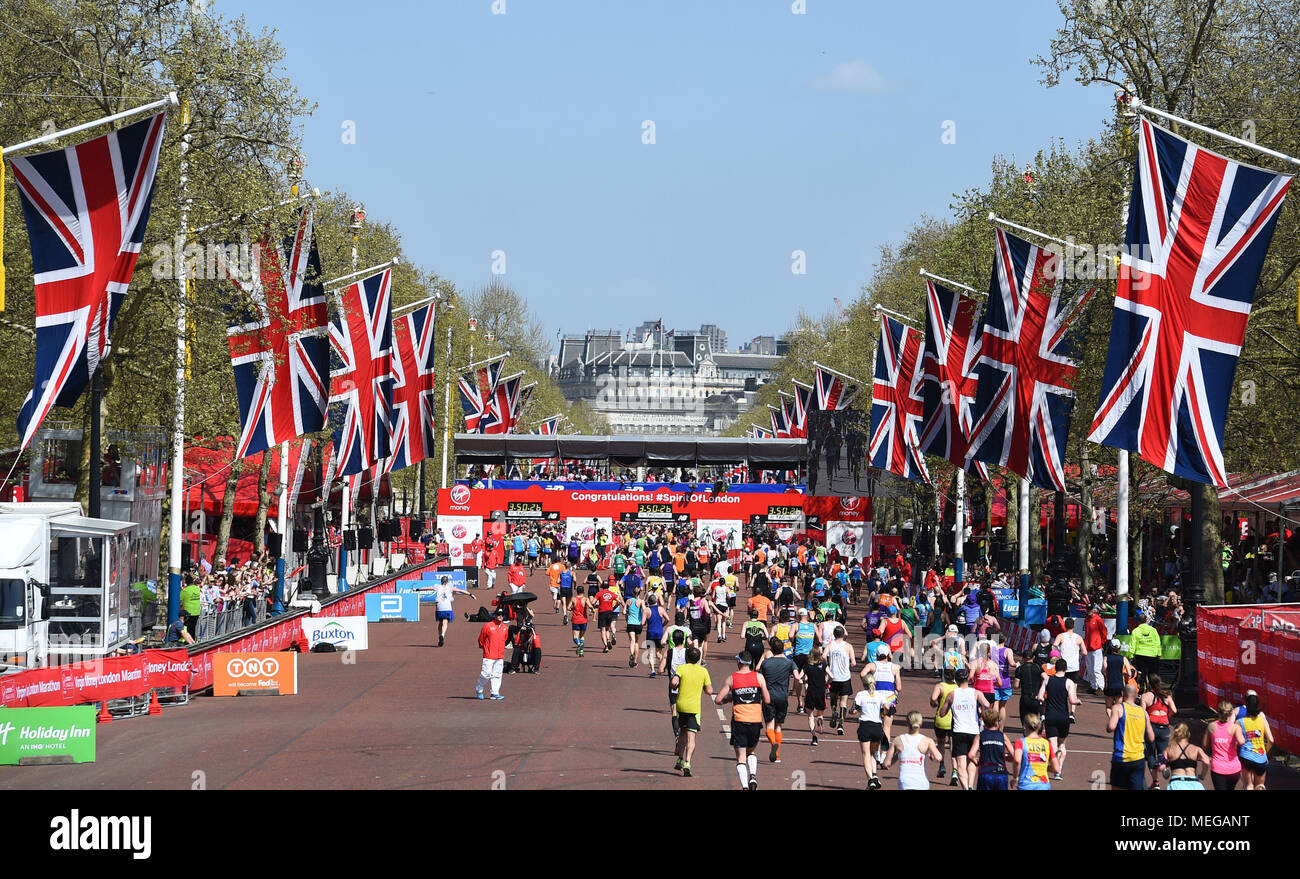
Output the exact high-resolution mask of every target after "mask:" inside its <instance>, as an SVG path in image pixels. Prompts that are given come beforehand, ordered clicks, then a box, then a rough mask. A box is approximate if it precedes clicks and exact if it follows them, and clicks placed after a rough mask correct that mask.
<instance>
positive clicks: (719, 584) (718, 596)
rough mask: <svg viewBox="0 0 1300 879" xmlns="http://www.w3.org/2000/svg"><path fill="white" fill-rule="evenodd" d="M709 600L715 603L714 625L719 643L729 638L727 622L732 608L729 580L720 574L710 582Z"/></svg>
mask: <svg viewBox="0 0 1300 879" xmlns="http://www.w3.org/2000/svg"><path fill="white" fill-rule="evenodd" d="M709 600H710V602H712V604H713V613H712V617H713V625H714V627H715V628H716V629H717V631H718V643H719V644H721V643H722V642H723V641H725V640H727V623H728V622H729V621H730V620H729V617H730V616H731V610H730V609H729V608H728V607H727V581H726V579H725V578H723V577H721V576H718V577H715V578H714V579H713V582H712V583H710V584H709Z"/></svg>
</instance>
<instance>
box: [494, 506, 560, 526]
mask: <svg viewBox="0 0 1300 879" xmlns="http://www.w3.org/2000/svg"><path fill="white" fill-rule="evenodd" d="M492 521H494V522H520V521H523V522H558V521H560V511H559V510H548V509H547V508H546V504H545V503H544V502H543V501H506V508H505V509H504V510H493V511H492Z"/></svg>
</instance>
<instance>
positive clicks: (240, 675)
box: [212, 651, 298, 696]
mask: <svg viewBox="0 0 1300 879" xmlns="http://www.w3.org/2000/svg"><path fill="white" fill-rule="evenodd" d="M212 672H213V680H212V695H214V696H238V695H240V694H241V693H269V694H279V695H281V696H292V695H295V694H296V693H297V692H298V654H297V653H293V652H292V651H289V652H285V653H218V654H217V655H216V656H215V657H214V658H213V661H212Z"/></svg>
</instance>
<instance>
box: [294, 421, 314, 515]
mask: <svg viewBox="0 0 1300 879" xmlns="http://www.w3.org/2000/svg"><path fill="white" fill-rule="evenodd" d="M311 442H312V441H311V440H309V439H301V440H296V441H294V442H292V443H290V444H289V452H290V454H289V460H290V462H291V463H290V472H291V473H293V476H292V477H290V482H289V513H290V517H291V518H292V515H293V510H294V509H295V508H296V507H297V505H298V492H299V491H300V490H301V489H302V477H303V474H304V473H306V472H307V462H308V459H309V458H310V457H311ZM295 452H296V456H295Z"/></svg>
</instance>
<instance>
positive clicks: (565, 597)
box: [560, 559, 573, 626]
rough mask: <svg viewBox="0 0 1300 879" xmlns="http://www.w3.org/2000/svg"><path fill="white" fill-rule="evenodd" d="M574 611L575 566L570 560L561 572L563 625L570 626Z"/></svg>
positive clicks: (561, 621)
mask: <svg viewBox="0 0 1300 879" xmlns="http://www.w3.org/2000/svg"><path fill="white" fill-rule="evenodd" d="M572 610H573V565H572V564H571V563H570V562H569V560H568V559H565V560H564V562H563V570H561V571H560V613H561V614H562V616H561V618H560V624H561V625H566V626H567V625H568V624H569V614H570V613H571V612H572Z"/></svg>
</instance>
